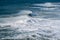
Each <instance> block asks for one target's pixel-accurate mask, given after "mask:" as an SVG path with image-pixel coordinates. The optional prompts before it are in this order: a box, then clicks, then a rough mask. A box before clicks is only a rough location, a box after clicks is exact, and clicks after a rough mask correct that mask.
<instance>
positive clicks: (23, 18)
mask: <svg viewBox="0 0 60 40" xmlns="http://www.w3.org/2000/svg"><path fill="white" fill-rule="evenodd" d="M0 10H1V11H0V13H1V14H0V39H19V40H60V3H40V4H39V3H38V4H20V5H19V4H18V5H8V6H7V5H5V6H2V7H0Z"/></svg>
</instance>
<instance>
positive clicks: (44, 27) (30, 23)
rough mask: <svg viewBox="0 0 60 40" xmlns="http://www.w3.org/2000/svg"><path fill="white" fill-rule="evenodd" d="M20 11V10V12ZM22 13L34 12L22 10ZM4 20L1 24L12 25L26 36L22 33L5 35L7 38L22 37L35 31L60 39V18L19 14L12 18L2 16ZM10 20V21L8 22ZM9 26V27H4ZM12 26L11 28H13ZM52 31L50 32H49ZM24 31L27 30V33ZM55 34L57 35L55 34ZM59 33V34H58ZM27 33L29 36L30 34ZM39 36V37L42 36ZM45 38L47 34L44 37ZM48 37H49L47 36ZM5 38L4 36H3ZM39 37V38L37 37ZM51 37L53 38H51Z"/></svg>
mask: <svg viewBox="0 0 60 40" xmlns="http://www.w3.org/2000/svg"><path fill="white" fill-rule="evenodd" d="M19 13H20V12H19ZM21 13H27V14H28V13H32V12H31V11H29V12H28V11H22V12H21ZM2 19H3V20H2V21H5V22H4V23H0V25H1V26H3V27H4V26H5V25H10V27H11V28H12V29H17V28H18V29H17V30H16V31H17V32H23V34H24V36H23V35H22V34H20V35H17V36H12V37H8V36H7V37H5V38H17V39H20V36H22V37H24V38H25V37H26V35H27V34H28V35H30V34H29V32H30V33H31V32H32V33H33V32H34V33H35V35H36V34H37V33H38V34H37V35H39V34H41V33H42V34H41V35H43V36H44V35H46V36H51V37H52V39H59V37H60V36H58V35H60V34H59V33H60V32H59V31H60V27H59V26H60V25H59V24H60V20H49V19H41V18H33V17H29V16H27V15H22V16H17V17H10V18H2ZM7 21H8V22H7ZM10 27H9V28H10ZM4 28H7V27H4ZM11 28H10V29H11ZM49 31H50V32H49ZM24 32H27V33H26V34H25V33H24ZM54 34H55V36H54ZM57 34H58V35H57ZM28 35H27V36H28ZM41 35H40V36H37V37H38V38H39V37H40V38H41V37H42V36H41ZM43 38H45V36H44V37H43ZM46 38H48V37H46ZM3 39H4V38H3ZM36 39H37V38H36ZM50 39H51V38H50ZM37 40H38V39H37Z"/></svg>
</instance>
